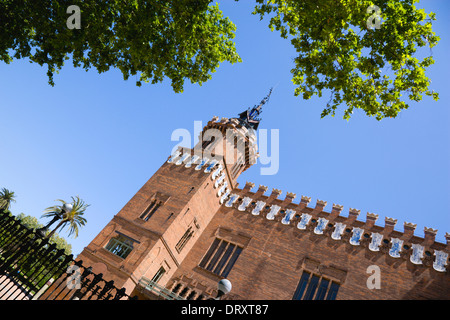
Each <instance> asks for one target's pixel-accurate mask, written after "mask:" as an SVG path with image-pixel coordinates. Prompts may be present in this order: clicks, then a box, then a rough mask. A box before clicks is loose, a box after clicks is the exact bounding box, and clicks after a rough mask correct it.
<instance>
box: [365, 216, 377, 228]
mask: <svg viewBox="0 0 450 320" xmlns="http://www.w3.org/2000/svg"><path fill="white" fill-rule="evenodd" d="M377 219H378V215H377V214H375V213H372V212H367V215H366V228H367V229H370V228H372V227H373V226H374V224H375V222H376V221H377Z"/></svg>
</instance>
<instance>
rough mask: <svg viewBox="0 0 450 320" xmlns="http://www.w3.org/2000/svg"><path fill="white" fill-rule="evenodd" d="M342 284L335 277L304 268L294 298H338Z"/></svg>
mask: <svg viewBox="0 0 450 320" xmlns="http://www.w3.org/2000/svg"><path fill="white" fill-rule="evenodd" d="M324 284H325V285H324ZM340 286H341V284H340V282H339V281H336V280H335V279H332V278H330V277H327V276H323V275H321V274H317V273H314V272H311V271H309V270H303V272H302V275H301V277H300V280H299V282H298V284H297V288H296V289H295V292H294V295H293V297H292V300H336V296H337V294H338V292H339V288H340Z"/></svg>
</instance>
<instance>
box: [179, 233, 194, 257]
mask: <svg viewBox="0 0 450 320" xmlns="http://www.w3.org/2000/svg"><path fill="white" fill-rule="evenodd" d="M193 234H194V230H192V227H189V229H187V231H186V232H185V233H184V234H183V236H182V237H181V239H180V240H179V241H178V243H177V244H176V246H175V249H176V250H177V252H178V253H180V252H181V250H183V248H184V246H185V245H186V243H188V241H189V240H190V239H191V238H192V236H193Z"/></svg>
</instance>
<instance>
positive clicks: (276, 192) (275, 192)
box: [272, 188, 283, 195]
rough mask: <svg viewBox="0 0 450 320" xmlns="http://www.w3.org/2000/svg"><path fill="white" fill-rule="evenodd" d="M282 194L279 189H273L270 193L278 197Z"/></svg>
mask: <svg viewBox="0 0 450 320" xmlns="http://www.w3.org/2000/svg"><path fill="white" fill-rule="evenodd" d="M282 192H283V191H281V190H280V189H275V188H273V189H272V193H273V194H277V195H280V194H281V193H282Z"/></svg>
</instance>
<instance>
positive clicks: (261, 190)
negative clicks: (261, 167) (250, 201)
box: [255, 185, 268, 198]
mask: <svg viewBox="0 0 450 320" xmlns="http://www.w3.org/2000/svg"><path fill="white" fill-rule="evenodd" d="M267 189H268V188H267V186H263V185H259V187H258V191H256V193H255V198H258V197H259V196H262V195H263V194H264V193H265V192H266V191H267Z"/></svg>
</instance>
